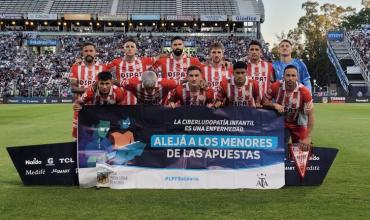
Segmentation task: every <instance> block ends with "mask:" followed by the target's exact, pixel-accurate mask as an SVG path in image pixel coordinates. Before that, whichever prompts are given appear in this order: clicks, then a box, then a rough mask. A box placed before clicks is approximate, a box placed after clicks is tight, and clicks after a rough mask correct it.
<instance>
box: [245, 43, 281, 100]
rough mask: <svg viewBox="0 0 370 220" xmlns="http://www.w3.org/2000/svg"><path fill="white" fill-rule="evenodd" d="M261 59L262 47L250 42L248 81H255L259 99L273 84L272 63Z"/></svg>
mask: <svg viewBox="0 0 370 220" xmlns="http://www.w3.org/2000/svg"><path fill="white" fill-rule="evenodd" d="M261 57H262V45H261V43H260V42H258V41H254V40H253V41H251V43H250V44H249V47H248V60H249V62H248V68H247V77H248V79H252V80H256V81H257V82H258V86H259V95H260V97H261V98H263V96H264V95H265V93H266V91H267V89H268V88H269V86H270V84H271V83H272V82H274V75H275V74H274V69H273V67H272V63H270V62H267V61H264V60H262V59H261Z"/></svg>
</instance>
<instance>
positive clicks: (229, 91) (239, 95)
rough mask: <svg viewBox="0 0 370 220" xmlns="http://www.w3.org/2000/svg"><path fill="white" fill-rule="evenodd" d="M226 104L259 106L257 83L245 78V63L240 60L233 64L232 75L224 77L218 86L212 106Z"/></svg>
mask: <svg viewBox="0 0 370 220" xmlns="http://www.w3.org/2000/svg"><path fill="white" fill-rule="evenodd" d="M227 105H232V106H249V107H261V98H260V96H259V92H258V83H257V82H256V81H255V80H250V79H248V78H247V64H246V63H244V62H242V61H238V62H236V63H235V64H234V65H233V77H232V78H230V79H226V78H224V79H223V80H222V82H221V83H220V86H219V88H218V91H217V94H216V102H215V104H214V107H216V108H218V107H221V106H227Z"/></svg>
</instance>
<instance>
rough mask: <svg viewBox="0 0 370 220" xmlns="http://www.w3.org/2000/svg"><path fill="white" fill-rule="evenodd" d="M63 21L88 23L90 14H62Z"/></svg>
mask: <svg viewBox="0 0 370 220" xmlns="http://www.w3.org/2000/svg"><path fill="white" fill-rule="evenodd" d="M63 17H64V20H66V21H68V20H73V21H90V20H91V15H90V14H64V16H63Z"/></svg>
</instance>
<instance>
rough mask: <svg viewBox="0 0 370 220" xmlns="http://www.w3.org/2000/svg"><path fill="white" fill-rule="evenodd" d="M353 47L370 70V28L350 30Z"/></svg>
mask: <svg viewBox="0 0 370 220" xmlns="http://www.w3.org/2000/svg"><path fill="white" fill-rule="evenodd" d="M350 43H351V47H353V48H355V49H356V50H357V52H358V53H359V54H360V57H361V58H362V60H363V62H364V64H365V66H366V67H367V69H368V70H369V71H370V29H365V28H364V29H361V30H357V31H352V32H350Z"/></svg>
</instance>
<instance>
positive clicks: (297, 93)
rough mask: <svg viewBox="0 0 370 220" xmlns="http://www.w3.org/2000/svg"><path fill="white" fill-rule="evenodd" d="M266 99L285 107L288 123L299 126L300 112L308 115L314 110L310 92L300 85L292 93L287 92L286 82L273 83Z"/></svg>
mask: <svg viewBox="0 0 370 220" xmlns="http://www.w3.org/2000/svg"><path fill="white" fill-rule="evenodd" d="M265 98H266V99H267V100H270V101H272V100H275V103H277V104H279V105H282V106H284V110H285V122H286V123H291V124H297V119H298V114H299V113H300V112H302V113H307V112H308V111H311V110H312V109H313V100H312V97H311V93H310V91H309V90H308V89H307V88H306V87H304V86H303V85H302V84H299V83H297V87H296V88H295V89H294V91H292V92H288V91H286V89H285V83H284V81H278V82H275V83H272V84H271V87H270V88H269V89H268V90H267V92H266V94H265Z"/></svg>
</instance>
